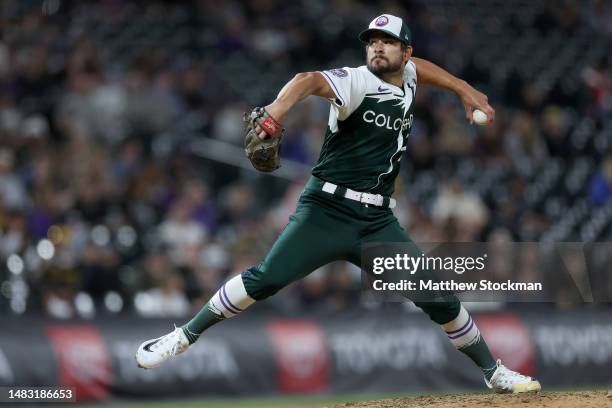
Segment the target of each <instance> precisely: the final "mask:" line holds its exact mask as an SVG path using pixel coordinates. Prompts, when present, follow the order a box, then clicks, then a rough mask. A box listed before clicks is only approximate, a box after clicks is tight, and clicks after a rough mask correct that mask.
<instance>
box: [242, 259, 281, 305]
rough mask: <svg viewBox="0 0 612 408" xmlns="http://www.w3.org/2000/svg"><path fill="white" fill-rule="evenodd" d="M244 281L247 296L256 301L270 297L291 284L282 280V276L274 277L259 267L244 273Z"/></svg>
mask: <svg viewBox="0 0 612 408" xmlns="http://www.w3.org/2000/svg"><path fill="white" fill-rule="evenodd" d="M242 281H243V283H244V287H245V289H246V291H247V294H248V295H249V296H250V297H252V298H253V299H255V300H263V299H265V298H267V297H270V296H272V295H274V294H275V293H276V292H278V291H279V290H281V289H282V288H284V287H285V286H287V285H288V284H289V283H290V282H287V281H286V280H285V279H282V276H274V274H271V273H269V272H268V271H263V270H261V269H260V268H258V267H251V268H249V269H247V270H246V271H244V272H242Z"/></svg>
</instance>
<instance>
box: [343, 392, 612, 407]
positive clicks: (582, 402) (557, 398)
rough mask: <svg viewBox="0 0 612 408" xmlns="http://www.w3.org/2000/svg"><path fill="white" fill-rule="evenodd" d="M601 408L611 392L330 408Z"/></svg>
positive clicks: (446, 398)
mask: <svg viewBox="0 0 612 408" xmlns="http://www.w3.org/2000/svg"><path fill="white" fill-rule="evenodd" d="M340 407H350V408H400V407H401V408H408V407H410V408H416V407H423V408H460V407H462V408H469V407H487V408H488V407H499V408H502V407H503V408H531V407H537V408H577V407H580V408H583V407H592V408H602V407H612V391H580V392H541V393H538V394H519V395H511V394H510V395H509V394H504V395H500V394H476V395H475V394H471V395H470V394H465V395H440V396H429V397H404V398H389V399H383V400H378V401H367V402H349V403H346V404H341V405H334V406H333V407H332V408H340Z"/></svg>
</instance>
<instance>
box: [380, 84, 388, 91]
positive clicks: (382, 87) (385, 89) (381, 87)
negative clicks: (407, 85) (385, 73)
mask: <svg viewBox="0 0 612 408" xmlns="http://www.w3.org/2000/svg"><path fill="white" fill-rule="evenodd" d="M388 90H389V88H385V87H384V86H382V85H379V86H378V92H384V91H388Z"/></svg>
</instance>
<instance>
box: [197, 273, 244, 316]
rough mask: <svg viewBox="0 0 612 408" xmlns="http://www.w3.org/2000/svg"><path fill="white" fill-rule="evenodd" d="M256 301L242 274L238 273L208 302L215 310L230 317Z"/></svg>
mask: <svg viewBox="0 0 612 408" xmlns="http://www.w3.org/2000/svg"><path fill="white" fill-rule="evenodd" d="M253 303H255V299H253V298H252V297H250V296H249V295H248V294H247V291H246V289H245V287H244V283H243V282H242V275H236V276H234V277H233V278H232V279H230V280H228V281H227V282H225V284H223V286H221V288H219V290H218V291H217V293H215V294H214V295H213V297H212V298H211V299H210V301H209V302H208V305H209V307H210V308H211V309H212V310H213V312H215V313H217V314H220V315H223V317H225V318H228V317H232V316H235V315H237V314H238V313H240V312H242V311H243V310H244V309H246V308H247V307H249V306H251V305H252V304H253Z"/></svg>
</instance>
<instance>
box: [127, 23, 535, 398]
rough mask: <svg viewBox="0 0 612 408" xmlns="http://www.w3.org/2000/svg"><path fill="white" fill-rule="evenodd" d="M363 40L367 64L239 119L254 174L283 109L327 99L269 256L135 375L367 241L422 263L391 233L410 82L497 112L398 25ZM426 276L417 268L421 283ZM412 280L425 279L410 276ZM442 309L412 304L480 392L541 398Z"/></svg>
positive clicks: (473, 330) (271, 164)
mask: <svg viewBox="0 0 612 408" xmlns="http://www.w3.org/2000/svg"><path fill="white" fill-rule="evenodd" d="M359 39H360V40H361V41H362V42H364V43H365V49H366V65H364V66H360V67H357V68H350V67H344V68H337V69H330V70H327V71H319V72H306V73H299V74H297V75H296V76H295V77H294V78H293V79H292V80H291V81H289V82H288V83H287V84H286V85H285V86H284V87H283V88H282V89H281V91H280V93H279V94H278V97H277V98H276V100H275V101H274V102H272V103H271V104H269V105H268V106H266V107H264V108H255V109H254V110H253V111H252V112H250V113H247V114H246V115H245V121H246V123H247V126H246V127H247V136H246V143H245V150H246V153H247V156H248V157H249V158H250V160H251V162H252V163H253V165H254V166H255V167H256V168H257V169H259V170H261V171H273V170H274V169H276V168H277V167H278V166H279V154H278V149H279V147H280V142H281V138H282V134H283V130H284V129H283V128H282V125H281V124H282V122H283V119H284V118H285V115H286V114H287V112H288V111H289V110H290V109H291V108H292V107H293V106H294V105H295V104H296V103H298V102H300V101H301V100H303V99H304V98H306V97H308V96H311V95H316V96H319V97H322V98H325V99H327V100H329V101H330V104H331V106H330V113H329V121H328V125H327V131H326V134H325V141H324V143H323V147H322V149H321V154H320V157H319V160H318V161H317V163H316V165H315V166H314V168H313V170H312V176H311V177H310V179H309V180H308V182H307V183H306V186H305V188H304V191H303V193H302V195H301V197H300V199H299V201H298V203H297V208H296V211H295V213H294V214H293V215H292V216H291V217H290V220H289V223H288V225H287V227H286V228H285V229H284V230H283V232H282V234H281V235H280V236H279V237H278V239H277V241H276V242H275V243H274V245H273V246H272V248H271V250H270V252H269V253H268V254H267V256H266V257H265V259H264V260H263V261H262V262H261V263H260V264H259V265H258V266H254V267H251V268H249V269H247V270H246V271H244V272H242V273H241V274H240V275H238V276H235V277H233V278H232V279H230V280H229V281H227V282H226V283H225V284H224V285H223V286H222V287H221V288H220V289H219V290H218V291H217V292H216V294H215V295H214V296H213V297H212V298H211V299H210V300H209V302H208V303H207V304H206V305H205V306H204V307H203V308H202V309H201V311H200V312H199V313H198V314H197V315H196V316H194V317H193V318H192V319H191V320H190V321H189V322H187V323H186V324H185V325H184V326H182V327H178V328H176V329H175V330H174V331H172V332H170V333H169V334H166V335H164V336H162V337H159V338H156V339H151V340H147V341H145V342H144V343H143V344H142V345H141V346H140V347H139V349H138V351H137V353H136V360H137V362H138V364H139V366H141V367H143V368H153V367H157V366H159V365H160V364H162V363H163V362H164V361H166V360H167V359H168V358H170V357H172V356H174V355H177V354H179V353H183V352H184V351H186V350H187V349H188V348H189V346H190V345H191V344H193V343H194V342H195V341H197V339H198V337H199V336H200V335H201V334H202V333H203V332H204V331H205V330H206V329H207V328H208V327H210V326H212V325H213V324H216V323H218V322H220V321H222V320H224V319H227V318H230V317H233V316H235V315H237V314H238V313H240V312H242V311H244V310H245V309H246V308H247V307H249V306H250V305H251V304H253V303H254V302H256V301H258V300H262V299H265V298H267V297H269V296H272V295H274V294H275V293H276V292H278V291H279V290H280V289H282V288H284V287H285V286H287V285H289V284H290V283H292V282H294V281H295V280H297V279H301V278H303V277H304V276H306V275H308V274H309V273H311V272H312V271H314V270H315V269H317V268H319V267H321V266H322V265H325V264H327V263H329V262H332V261H335V260H347V261H349V262H352V263H354V264H355V265H360V262H361V246H362V244H365V243H368V242H402V243H405V244H406V245H408V246H409V247H410V248H412V250H413V251H414V254H415V256H418V254H420V251H419V249H418V248H417V247H416V245H415V244H414V243H413V242H412V240H411V239H410V237H409V236H408V234H407V233H406V232H405V231H404V230H403V229H402V227H401V226H400V225H399V223H398V221H397V219H396V218H395V216H394V215H393V213H392V211H391V208H393V207H394V206H395V200H394V199H393V198H392V197H391V196H392V194H393V188H394V181H395V179H396V177H397V175H398V172H399V165H400V160H401V157H402V154H403V152H404V151H405V150H406V141H407V138H408V136H409V134H410V130H411V127H412V123H413V108H414V102H415V93H416V89H417V86H418V85H431V86H434V87H438V88H442V89H446V90H449V91H452V92H454V93H456V94H457V95H458V96H459V97H460V98H461V101H462V102H463V104H464V107H465V111H466V115H467V118H468V120H469V121H470V122H472V120H473V118H472V113H473V112H474V110H476V109H479V110H481V111H483V112H484V113H486V115H487V117H488V119H489V121H493V120H494V115H495V112H494V110H493V108H492V107H491V106H490V105H489V104H488V102H487V97H486V96H485V95H484V94H482V93H481V92H479V91H477V90H476V89H474V88H472V87H471V86H470V85H469V84H467V83H466V82H465V81H462V80H460V79H458V78H456V77H454V76H453V75H451V74H449V73H448V72H446V71H445V70H443V69H442V68H440V67H438V66H436V65H434V64H432V63H430V62H428V61H425V60H423V59H419V58H413V57H412V47H411V34H410V30H409V28H408V26H407V25H406V24H405V23H404V22H403V21H402V19H401V18H399V17H396V16H393V15H389V14H383V15H380V16H378V17H376V18H375V19H374V20H372V22H371V23H370V25H369V27H368V29H366V30H364V31H363V32H362V33H361V34H360V35H359ZM426 273H427V272H423V271H420V272H419V274H426ZM415 276H416V278H427V277H426V276H419V275H418V274H417V275H415ZM445 299H446V301H444V302H440V301H436V302H426V301H415V304H416V305H417V306H418V307H420V308H421V309H422V310H423V311H424V312H425V313H427V315H428V316H429V317H430V319H431V320H432V321H434V322H435V323H437V324H439V325H440V326H441V328H442V330H444V331H445V332H446V334H447V336H448V338H449V340H450V341H451V342H452V344H453V345H454V346H455V347H456V348H457V349H458V350H459V351H461V352H463V353H465V354H466V355H467V356H468V357H470V359H472V361H474V363H475V364H476V365H477V366H478V367H480V368H481V369H482V371H483V374H484V381H485V384H486V385H487V386H488V387H489V388H492V389H493V390H495V391H496V392H500V393H520V392H531V391H539V390H540V383H539V382H538V381H537V380H535V379H533V378H531V377H527V376H524V375H521V374H519V373H517V372H514V371H512V370H510V369H508V368H506V367H505V366H504V365H502V364H501V362H500V361H499V360H498V361H496V360H495V359H494V358H493V356H492V355H491V352H490V351H489V348H488V347H487V344H486V343H485V340H484V339H483V337H482V335H481V333H480V331H479V330H478V327H477V326H476V323H475V321H474V320H473V319H472V317H471V316H470V314H469V313H468V312H467V310H466V309H465V308H464V307H463V306H462V305H461V303H460V302H459V301H458V299H457V298H456V297H455V296H454V295H450V296H448V297H446V298H445Z"/></svg>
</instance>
